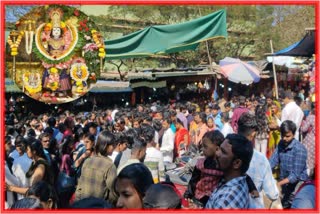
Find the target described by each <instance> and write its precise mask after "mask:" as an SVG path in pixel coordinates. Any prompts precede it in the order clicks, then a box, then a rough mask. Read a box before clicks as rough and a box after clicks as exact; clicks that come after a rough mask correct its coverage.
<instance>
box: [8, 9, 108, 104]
mask: <svg viewBox="0 0 320 214" xmlns="http://www.w3.org/2000/svg"><path fill="white" fill-rule="evenodd" d="M21 42H24V43H25V48H23V47H22V45H20V43H21ZM8 45H9V46H10V50H11V52H10V55H9V54H8V55H9V57H7V58H8V62H7V63H8V65H9V64H10V66H11V64H12V66H11V67H12V68H11V69H10V70H11V71H10V73H12V77H13V80H14V81H15V82H16V83H17V85H18V86H19V87H21V89H22V91H23V92H25V93H26V94H27V95H28V96H30V97H32V98H34V99H37V100H39V101H42V102H45V103H57V104H59V103H65V102H70V101H73V100H75V99H77V98H79V97H81V96H82V95H84V94H85V93H87V92H88V91H89V90H90V88H92V87H93V85H94V83H95V82H96V77H97V76H99V74H100V72H101V71H102V68H103V60H104V57H105V46H104V40H103V37H102V36H101V34H100V32H99V31H98V30H97V26H96V25H95V24H94V23H93V22H92V21H91V20H90V18H89V17H88V16H86V15H85V14H84V13H82V12H81V11H79V9H77V8H75V7H69V6H65V5H47V6H40V7H36V8H34V9H32V10H31V11H30V12H29V13H27V14H26V15H25V16H23V17H22V18H21V20H19V21H18V22H17V24H16V30H15V31H14V32H12V33H11V34H10V36H9V37H8ZM10 66H8V67H10Z"/></svg>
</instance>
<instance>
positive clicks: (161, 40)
mask: <svg viewBox="0 0 320 214" xmlns="http://www.w3.org/2000/svg"><path fill="white" fill-rule="evenodd" d="M218 37H225V38H226V37H227V23H226V11H225V10H219V11H217V12H215V13H212V14H209V15H206V16H203V17H200V18H197V19H194V20H191V21H188V22H184V23H179V24H172V25H154V26H150V27H147V28H144V29H142V30H140V31H137V32H134V33H131V34H128V35H126V36H123V37H121V38H117V39H113V40H105V42H104V44H105V50H106V59H107V60H108V59H123V58H135V57H147V56H151V55H155V54H167V53H174V52H179V51H185V50H195V49H196V48H197V47H198V45H199V43H200V42H202V41H206V40H210V39H214V38H218Z"/></svg>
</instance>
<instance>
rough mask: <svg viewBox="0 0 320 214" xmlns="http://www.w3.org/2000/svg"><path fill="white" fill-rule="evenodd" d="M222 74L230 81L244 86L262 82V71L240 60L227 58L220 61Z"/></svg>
mask: <svg viewBox="0 0 320 214" xmlns="http://www.w3.org/2000/svg"><path fill="white" fill-rule="evenodd" d="M219 65H220V66H221V71H222V74H223V75H224V76H225V77H227V78H228V80H229V81H232V82H235V83H242V84H251V83H252V82H255V83H256V82H259V81H260V71H259V70H258V69H257V68H256V67H254V66H252V65H250V64H248V63H245V62H243V61H241V60H239V59H235V58H230V57H226V58H224V59H222V60H220V62H219Z"/></svg>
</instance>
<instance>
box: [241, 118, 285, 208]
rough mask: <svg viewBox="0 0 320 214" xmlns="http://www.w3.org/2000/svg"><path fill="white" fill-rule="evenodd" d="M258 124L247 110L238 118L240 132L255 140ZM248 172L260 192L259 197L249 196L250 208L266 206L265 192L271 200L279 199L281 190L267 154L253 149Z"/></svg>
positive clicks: (250, 139)
mask: <svg viewBox="0 0 320 214" xmlns="http://www.w3.org/2000/svg"><path fill="white" fill-rule="evenodd" d="M257 126H258V124H257V121H256V119H255V116H254V115H252V114H250V113H249V112H245V113H243V114H242V115H241V116H240V118H239V120H238V134H240V135H242V136H244V137H246V138H247V139H248V140H249V141H251V142H253V140H254V138H255V135H256V129H257ZM247 174H248V175H249V176H250V177H251V179H252V181H253V183H254V184H255V186H256V188H257V190H258V192H259V197H258V198H252V197H250V198H249V200H250V203H249V205H250V206H249V208H266V207H265V205H264V201H263V194H265V195H266V196H267V198H268V199H269V200H271V201H276V200H278V199H279V190H278V187H277V184H276V181H275V179H274V178H273V175H272V170H271V166H270V163H269V161H268V159H267V158H266V157H265V155H263V154H262V153H261V152H258V151H257V150H255V149H254V150H253V156H252V159H251V162H250V165H249V169H248V171H247Z"/></svg>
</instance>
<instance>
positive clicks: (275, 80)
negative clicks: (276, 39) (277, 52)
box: [270, 40, 279, 100]
mask: <svg viewBox="0 0 320 214" xmlns="http://www.w3.org/2000/svg"><path fill="white" fill-rule="evenodd" d="M270 47H271V53H272V70H273V79H274V87H275V90H276V99H277V100H278V99H279V95H278V81H277V75H276V68H275V66H274V62H273V60H274V57H273V45H272V40H270Z"/></svg>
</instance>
